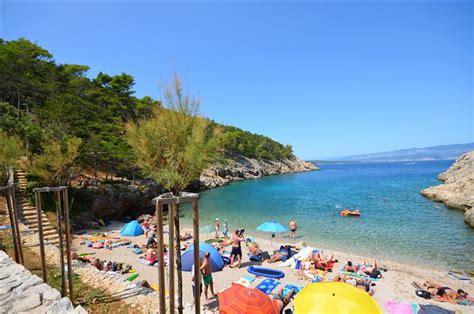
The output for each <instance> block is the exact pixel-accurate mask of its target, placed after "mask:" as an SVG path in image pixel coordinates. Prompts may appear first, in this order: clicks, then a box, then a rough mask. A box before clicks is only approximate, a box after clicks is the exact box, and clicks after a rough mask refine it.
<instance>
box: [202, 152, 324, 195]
mask: <svg viewBox="0 0 474 314" xmlns="http://www.w3.org/2000/svg"><path fill="white" fill-rule="evenodd" d="M317 169H319V168H317V167H316V166H315V165H314V164H312V163H310V162H306V161H304V160H301V159H299V158H296V157H295V158H293V159H283V160H277V161H272V160H260V159H252V158H246V157H243V156H241V155H236V154H232V155H228V156H226V162H225V164H222V165H215V166H212V167H210V168H208V169H207V170H205V171H204V172H203V173H202V174H201V177H200V178H199V186H200V188H202V189H210V188H215V187H219V186H223V185H226V184H228V183H229V182H232V181H240V180H247V179H257V178H261V177H263V176H269V175H276V174H285V173H294V172H304V171H312V170H317Z"/></svg>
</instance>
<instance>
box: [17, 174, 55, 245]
mask: <svg viewBox="0 0 474 314" xmlns="http://www.w3.org/2000/svg"><path fill="white" fill-rule="evenodd" d="M15 183H16V186H17V190H16V193H15V195H16V204H17V206H18V214H19V215H18V216H19V218H20V220H21V221H22V222H23V223H24V224H25V225H26V226H27V227H28V228H29V229H30V230H31V231H33V232H35V233H38V213H37V211H36V207H33V206H31V204H30V202H29V201H28V198H27V196H26V193H25V191H26V186H27V183H28V181H27V180H26V173H25V172H24V170H23V169H22V168H19V167H17V169H16V171H15ZM41 217H42V222H43V238H44V240H45V241H46V242H48V243H50V244H53V245H56V246H57V245H59V236H58V231H57V230H56V228H54V227H53V226H52V225H51V223H50V222H49V220H48V217H46V215H45V213H44V212H41Z"/></svg>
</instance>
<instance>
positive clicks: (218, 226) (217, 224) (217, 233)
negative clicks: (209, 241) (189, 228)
mask: <svg viewBox="0 0 474 314" xmlns="http://www.w3.org/2000/svg"><path fill="white" fill-rule="evenodd" d="M214 228H215V229H216V238H217V237H218V236H219V232H220V231H221V222H220V221H219V218H216V222H215V223H214Z"/></svg>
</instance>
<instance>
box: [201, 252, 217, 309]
mask: <svg viewBox="0 0 474 314" xmlns="http://www.w3.org/2000/svg"><path fill="white" fill-rule="evenodd" d="M200 269H201V273H202V281H203V282H204V296H205V297H206V301H209V297H208V295H207V292H208V288H209V287H210V288H211V293H212V296H211V298H213V297H214V296H215V294H214V282H213V281H212V269H211V253H209V252H206V255H204V262H203V263H202V266H201V268H200Z"/></svg>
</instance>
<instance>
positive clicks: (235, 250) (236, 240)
mask: <svg viewBox="0 0 474 314" xmlns="http://www.w3.org/2000/svg"><path fill="white" fill-rule="evenodd" d="M242 241H245V239H244V237H243V236H242V234H241V232H240V230H238V229H237V230H235V232H234V234H233V235H232V251H231V252H230V268H233V267H234V259H235V257H237V261H238V266H237V267H238V268H240V263H241V262H242V247H241V246H240V243H241V242H242Z"/></svg>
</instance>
